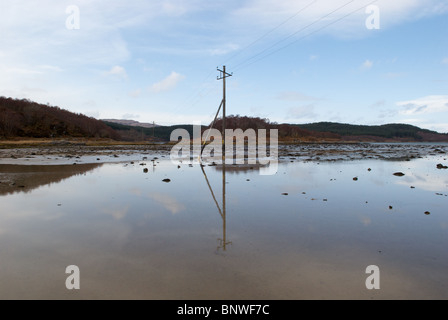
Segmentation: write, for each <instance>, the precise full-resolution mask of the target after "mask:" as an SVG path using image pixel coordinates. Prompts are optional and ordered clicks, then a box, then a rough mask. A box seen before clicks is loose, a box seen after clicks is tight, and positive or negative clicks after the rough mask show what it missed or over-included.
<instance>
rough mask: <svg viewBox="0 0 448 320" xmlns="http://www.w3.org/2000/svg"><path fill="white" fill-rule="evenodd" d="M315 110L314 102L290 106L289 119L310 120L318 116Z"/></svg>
mask: <svg viewBox="0 0 448 320" xmlns="http://www.w3.org/2000/svg"><path fill="white" fill-rule="evenodd" d="M317 116H318V115H317V114H316V113H315V111H314V104H308V105H305V106H299V107H294V108H290V109H289V110H288V119H294V120H299V119H300V120H301V121H303V122H306V121H310V120H313V119H316V118H317Z"/></svg>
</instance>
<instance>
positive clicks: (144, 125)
mask: <svg viewBox="0 0 448 320" xmlns="http://www.w3.org/2000/svg"><path fill="white" fill-rule="evenodd" d="M101 121H104V122H109V123H118V124H122V125H125V126H130V127H141V128H152V127H154V126H155V127H160V126H159V125H158V124H152V123H144V122H138V121H135V120H118V119H101Z"/></svg>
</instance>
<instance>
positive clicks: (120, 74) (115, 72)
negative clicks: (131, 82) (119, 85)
mask: <svg viewBox="0 0 448 320" xmlns="http://www.w3.org/2000/svg"><path fill="white" fill-rule="evenodd" d="M106 75H108V76H111V77H113V78H115V79H122V80H126V79H127V78H128V75H127V73H126V69H125V68H123V67H121V66H114V67H112V68H111V69H110V70H109V71H107V72H106Z"/></svg>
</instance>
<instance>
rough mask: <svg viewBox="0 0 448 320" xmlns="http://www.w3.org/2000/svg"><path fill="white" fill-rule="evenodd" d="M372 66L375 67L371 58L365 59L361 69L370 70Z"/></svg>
mask: <svg viewBox="0 0 448 320" xmlns="http://www.w3.org/2000/svg"><path fill="white" fill-rule="evenodd" d="M372 67H373V61H370V60H366V61H364V63H363V64H362V65H361V69H363V70H369V69H371V68H372Z"/></svg>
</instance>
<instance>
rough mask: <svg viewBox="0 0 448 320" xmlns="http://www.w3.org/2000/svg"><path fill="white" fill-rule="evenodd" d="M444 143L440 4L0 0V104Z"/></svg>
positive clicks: (447, 49)
mask: <svg viewBox="0 0 448 320" xmlns="http://www.w3.org/2000/svg"><path fill="white" fill-rule="evenodd" d="M224 65H225V66H226V70H227V72H229V73H232V74H233V75H232V77H229V78H227V79H226V89H227V90H226V96H227V114H228V115H229V114H233V115H242V116H243V115H244V116H254V117H261V118H267V119H269V120H270V121H272V122H278V123H297V124H302V123H311V122H320V121H331V122H341V123H351V124H364V125H381V124H387V123H407V124H412V125H416V126H419V127H422V128H425V129H430V130H435V131H438V132H443V133H447V132H448V1H446V0H394V1H390V0H389V1H388V0H377V1H373V0H214V1H209V0H166V1H162V0H146V1H139V0H126V1H123V0H107V1H106V0H96V1H95V0H69V1H64V0H39V1H32V0H0V96H6V97H12V98H19V99H23V98H26V99H30V100H32V101H36V102H39V103H43V104H50V105H52V106H59V107H61V108H64V109H67V110H70V111H72V112H76V113H83V114H86V115H88V116H91V117H94V118H97V119H111V118H115V119H132V120H136V121H140V122H151V123H152V122H153V121H154V122H155V123H157V124H161V125H173V124H192V123H194V124H199V123H201V124H209V123H210V122H211V121H212V120H213V118H214V116H215V114H216V111H217V109H218V107H219V105H220V103H221V100H222V95H223V88H222V86H223V81H222V80H218V79H217V77H218V76H219V75H220V73H219V71H218V70H217V69H218V68H220V69H222V68H223V66H224Z"/></svg>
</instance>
